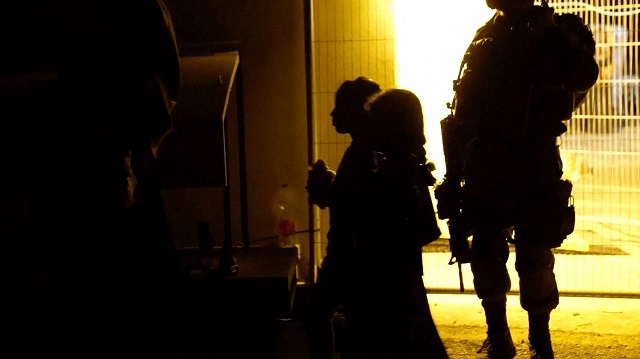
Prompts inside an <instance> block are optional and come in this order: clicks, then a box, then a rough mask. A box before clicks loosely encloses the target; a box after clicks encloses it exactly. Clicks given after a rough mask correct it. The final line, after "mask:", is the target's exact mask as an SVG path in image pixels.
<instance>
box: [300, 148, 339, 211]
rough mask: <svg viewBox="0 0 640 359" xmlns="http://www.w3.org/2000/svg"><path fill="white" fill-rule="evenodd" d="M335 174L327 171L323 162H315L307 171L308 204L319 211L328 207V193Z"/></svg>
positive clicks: (327, 168)
mask: <svg viewBox="0 0 640 359" xmlns="http://www.w3.org/2000/svg"><path fill="white" fill-rule="evenodd" d="M335 177H336V173H335V172H334V171H332V170H330V169H329V167H328V166H327V164H326V163H325V162H324V161H323V160H317V161H316V162H315V163H314V164H313V165H312V166H311V170H309V175H308V178H307V186H306V187H305V188H306V189H307V193H308V194H309V203H310V204H315V205H317V206H318V207H320V208H321V209H324V208H326V207H327V206H328V205H329V196H330V195H329V192H330V187H331V184H332V183H333V179H334V178H335Z"/></svg>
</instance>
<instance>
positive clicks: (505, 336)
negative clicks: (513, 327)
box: [478, 303, 516, 359]
mask: <svg viewBox="0 0 640 359" xmlns="http://www.w3.org/2000/svg"><path fill="white" fill-rule="evenodd" d="M484 307H485V308H484V313H485V317H486V321H487V338H486V339H485V340H484V342H483V343H482V347H481V348H480V350H478V353H483V352H486V353H487V356H488V357H489V358H491V359H512V358H514V357H515V356H516V347H515V345H513V339H512V338H511V331H510V330H509V325H508V323H507V310H506V303H500V304H495V305H484Z"/></svg>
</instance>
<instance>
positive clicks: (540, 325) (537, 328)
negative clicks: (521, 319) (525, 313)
mask: <svg viewBox="0 0 640 359" xmlns="http://www.w3.org/2000/svg"><path fill="white" fill-rule="evenodd" d="M529 354H530V355H531V359H554V355H553V347H552V345H551V334H550V332H549V313H529Z"/></svg>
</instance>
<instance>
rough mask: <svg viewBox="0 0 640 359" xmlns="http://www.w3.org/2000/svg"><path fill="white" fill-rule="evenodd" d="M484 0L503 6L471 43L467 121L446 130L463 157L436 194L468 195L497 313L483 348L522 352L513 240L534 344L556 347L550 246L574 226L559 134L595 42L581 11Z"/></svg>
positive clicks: (593, 68) (466, 63)
mask: <svg viewBox="0 0 640 359" xmlns="http://www.w3.org/2000/svg"><path fill="white" fill-rule="evenodd" d="M486 3H487V5H488V6H489V7H490V8H492V9H495V10H496V13H495V15H494V16H493V17H492V18H491V19H490V20H489V21H488V22H487V23H486V24H485V25H484V26H482V27H481V28H480V29H478V31H477V32H476V35H475V36H474V38H473V41H472V43H471V44H470V45H469V47H468V49H467V51H466V53H465V54H464V59H463V66H462V67H461V70H462V71H461V77H460V78H459V80H458V81H457V84H456V87H455V90H456V98H455V113H454V116H455V118H453V120H452V122H451V123H452V126H453V125H455V124H456V123H458V125H455V126H454V127H455V128H456V130H455V131H452V132H451V133H449V134H443V136H444V137H445V138H447V139H448V140H450V141H451V143H455V147H456V148H454V149H453V150H452V151H451V152H450V153H454V152H456V151H457V152H459V153H460V158H447V162H451V163H454V162H455V163H457V164H458V165H457V166H452V167H451V168H450V167H449V166H448V167H447V173H446V175H445V181H444V183H443V185H444V186H443V187H439V188H438V189H436V195H437V198H438V205H439V207H440V200H441V198H442V199H443V200H444V196H442V195H438V194H439V193H442V194H445V193H446V192H444V191H442V192H440V191H441V189H446V188H458V189H460V188H461V192H460V193H458V194H454V195H451V196H447V197H449V198H461V205H460V206H458V204H453V205H452V208H455V210H456V211H459V210H461V211H462V212H461V213H462V218H463V222H464V226H466V227H468V229H470V230H471V233H472V236H473V238H472V243H471V256H470V261H471V270H472V272H473V276H474V279H473V283H474V288H475V291H476V294H477V295H478V297H479V298H480V299H481V300H482V307H483V308H484V312H485V316H486V322H487V339H486V340H485V342H484V343H483V346H482V348H481V350H480V351H481V352H485V351H486V352H487V354H488V356H489V357H490V358H500V359H503V358H513V357H515V356H516V348H515V346H514V344H513V341H512V338H511V333H510V331H509V326H508V324H507V317H506V301H507V296H506V294H507V293H508V292H509V290H510V288H511V281H510V278H509V273H508V271H507V266H506V263H507V259H508V258H509V244H508V241H513V242H514V245H515V255H516V265H515V267H516V270H517V272H518V276H519V279H520V286H519V287H520V304H521V306H522V308H523V309H524V310H526V311H527V313H528V317H529V342H530V348H531V350H530V352H531V353H530V355H531V358H532V359H533V358H536V359H543V358H544V359H549V358H553V357H554V353H553V348H552V345H551V337H550V333H549V317H550V313H551V311H552V310H553V309H555V308H556V306H557V305H558V302H559V295H558V287H557V283H556V279H555V275H554V262H555V259H554V256H553V252H552V248H554V247H559V246H560V245H561V244H562V241H563V240H564V238H566V236H567V235H568V234H570V233H571V231H572V230H573V224H572V223H573V216H572V213H571V210H570V208H569V205H568V202H569V198H570V195H571V185H570V183H568V182H566V181H561V177H562V161H561V159H560V153H559V145H558V142H557V140H558V136H560V135H561V134H563V133H564V132H565V131H566V130H567V127H566V125H565V124H564V122H563V121H566V120H569V119H570V118H571V115H572V112H573V110H574V109H575V108H576V107H577V106H578V105H579V104H580V103H581V102H582V101H583V99H584V97H585V95H586V93H587V91H588V90H589V89H590V88H591V87H592V86H593V85H594V84H595V82H596V80H597V78H598V66H597V64H596V62H595V60H594V53H595V42H594V40H593V36H592V34H591V32H590V30H589V28H588V27H587V26H586V25H585V24H584V23H583V21H582V19H581V18H580V17H578V16H577V15H573V14H556V13H554V11H553V9H552V8H550V7H549V6H548V5H547V4H546V1H542V5H534V0H487V1H486ZM461 183H463V186H461ZM457 192H458V191H457ZM513 231H515V238H511V233H512V232H513ZM463 240H464V241H465V242H466V239H463Z"/></svg>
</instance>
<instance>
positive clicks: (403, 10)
mask: <svg viewBox="0 0 640 359" xmlns="http://www.w3.org/2000/svg"><path fill="white" fill-rule="evenodd" d="M492 14H493V10H491V9H489V8H488V7H487V6H486V3H485V2H484V1H483V0H446V1H434V0H395V2H394V16H395V19H394V23H395V40H396V69H395V71H396V84H397V86H398V87H400V88H405V89H409V90H411V91H413V92H414V93H415V94H416V95H417V96H418V97H419V98H420V101H421V102H422V107H423V112H424V115H425V134H426V136H427V155H428V157H429V159H430V160H431V161H433V162H434V163H435V164H436V167H437V170H436V172H435V175H436V178H438V179H441V178H442V176H444V170H445V164H444V155H443V154H442V137H441V135H440V120H441V119H443V118H444V117H445V116H446V115H447V114H449V109H448V108H447V106H446V104H447V102H450V101H451V99H452V98H453V88H452V85H453V80H455V79H456V78H457V76H458V69H459V67H460V61H461V60H462V56H463V54H464V52H465V50H466V48H467V46H468V45H469V43H470V42H471V39H472V38H473V35H474V34H475V32H476V30H477V29H478V28H479V27H480V26H482V24H484V23H485V22H486V21H487V20H489V18H491V16H492Z"/></svg>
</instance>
